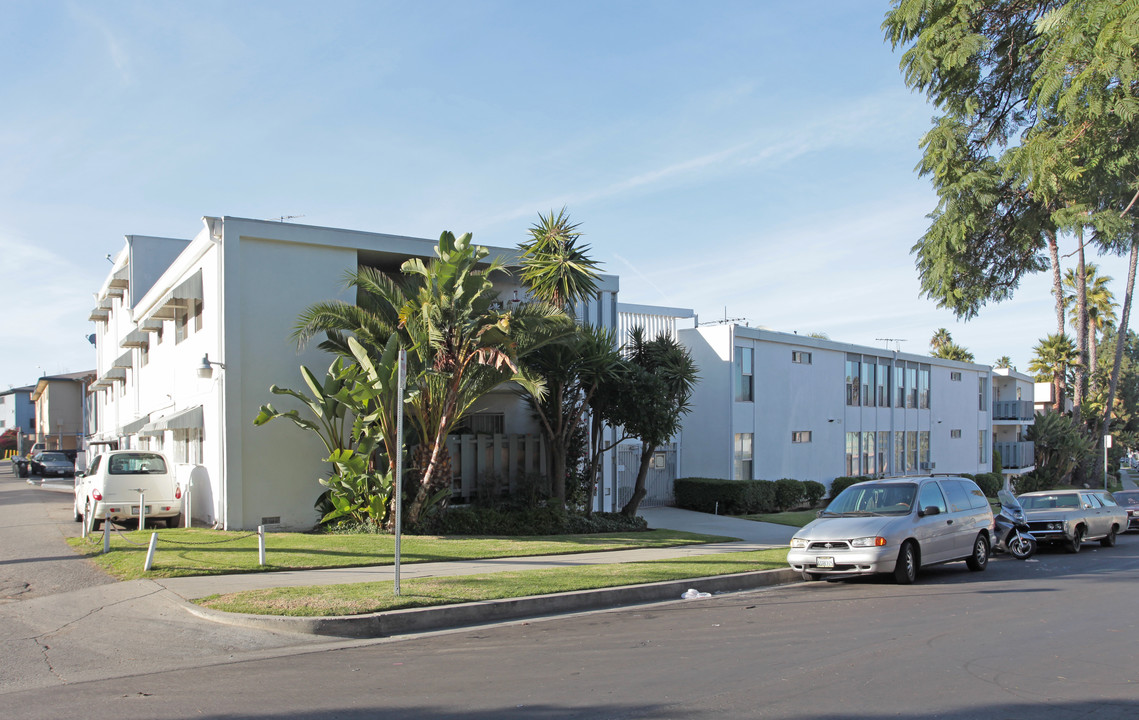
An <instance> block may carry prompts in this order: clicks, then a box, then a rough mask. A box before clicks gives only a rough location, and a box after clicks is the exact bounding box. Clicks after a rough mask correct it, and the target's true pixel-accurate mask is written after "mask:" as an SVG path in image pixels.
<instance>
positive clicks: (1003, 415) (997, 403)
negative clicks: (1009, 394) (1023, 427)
mask: <svg viewBox="0 0 1139 720" xmlns="http://www.w3.org/2000/svg"><path fill="white" fill-rule="evenodd" d="M1035 417H1036V413H1035V411H1034V410H1033V409H1032V401H1031V400H994V401H993V421H994V422H995V421H997V420H1011V421H1013V422H1019V423H1031V422H1032V420H1033V419H1034V418H1035Z"/></svg>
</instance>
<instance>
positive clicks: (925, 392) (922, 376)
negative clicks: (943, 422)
mask: <svg viewBox="0 0 1139 720" xmlns="http://www.w3.org/2000/svg"><path fill="white" fill-rule="evenodd" d="M918 407H920V408H922V409H923V410H928V409H929V365H922V366H921V367H920V368H919V369H918Z"/></svg>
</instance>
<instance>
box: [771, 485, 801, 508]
mask: <svg viewBox="0 0 1139 720" xmlns="http://www.w3.org/2000/svg"><path fill="white" fill-rule="evenodd" d="M804 500H806V490H805V489H804V488H803V483H801V482H799V481H798V480H795V479H793V478H780V479H779V480H776V481H775V507H776V508H777V509H778V511H779V512H783V511H785V510H794V509H795V508H797V507H799V506H800V505H802V504H803V501H804Z"/></svg>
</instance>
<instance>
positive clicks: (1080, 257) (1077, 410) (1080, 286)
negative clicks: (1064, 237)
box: [1072, 228, 1088, 427]
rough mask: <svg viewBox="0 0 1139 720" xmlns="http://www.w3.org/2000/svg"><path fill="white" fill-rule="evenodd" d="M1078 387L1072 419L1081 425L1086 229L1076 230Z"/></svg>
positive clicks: (1085, 334)
mask: <svg viewBox="0 0 1139 720" xmlns="http://www.w3.org/2000/svg"><path fill="white" fill-rule="evenodd" d="M1076 242H1077V243H1078V244H1077V247H1076V252H1077V255H1076V258H1077V259H1076V353H1077V354H1076V357H1077V360H1076V373H1075V374H1076V387H1075V389H1074V390H1073V391H1072V419H1073V420H1074V421H1075V425H1076V427H1079V426H1080V421H1081V418H1080V416H1081V414H1082V413H1081V411H1082V406H1083V402H1084V388H1086V387H1087V381H1088V274H1087V266H1086V265H1085V264H1084V230H1083V228H1080V229H1078V230H1077V231H1076Z"/></svg>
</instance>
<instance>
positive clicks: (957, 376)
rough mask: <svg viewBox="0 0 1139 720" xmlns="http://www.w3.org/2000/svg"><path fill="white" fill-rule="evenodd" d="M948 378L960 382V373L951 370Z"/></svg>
mask: <svg viewBox="0 0 1139 720" xmlns="http://www.w3.org/2000/svg"><path fill="white" fill-rule="evenodd" d="M949 379H950V380H952V381H953V382H961V373H959V372H951V373H949Z"/></svg>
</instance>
